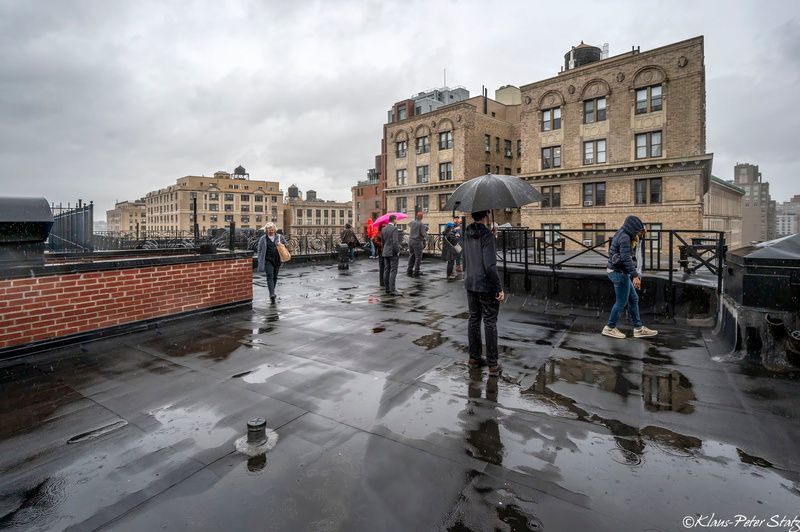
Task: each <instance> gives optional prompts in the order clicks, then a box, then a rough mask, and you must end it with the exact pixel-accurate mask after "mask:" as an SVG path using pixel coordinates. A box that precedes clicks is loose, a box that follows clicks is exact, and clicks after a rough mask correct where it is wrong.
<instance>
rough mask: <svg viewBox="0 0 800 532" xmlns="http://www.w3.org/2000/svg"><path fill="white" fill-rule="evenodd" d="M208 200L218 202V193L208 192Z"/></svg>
mask: <svg viewBox="0 0 800 532" xmlns="http://www.w3.org/2000/svg"><path fill="white" fill-rule="evenodd" d="M208 199H209V200H213V201H218V200H219V192H209V193H208Z"/></svg>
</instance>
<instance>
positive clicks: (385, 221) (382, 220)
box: [372, 212, 408, 225]
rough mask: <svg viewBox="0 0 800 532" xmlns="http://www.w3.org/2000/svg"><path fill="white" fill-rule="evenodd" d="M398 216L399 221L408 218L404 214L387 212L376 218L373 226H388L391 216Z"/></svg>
mask: <svg viewBox="0 0 800 532" xmlns="http://www.w3.org/2000/svg"><path fill="white" fill-rule="evenodd" d="M393 214H394V215H395V216H397V219H398V220H404V219H406V218H408V215H407V214H405V213H402V212H387V213H386V214H384V215H383V216H378V217H377V218H375V221H374V222H372V225H381V224H388V223H389V216H391V215H393Z"/></svg>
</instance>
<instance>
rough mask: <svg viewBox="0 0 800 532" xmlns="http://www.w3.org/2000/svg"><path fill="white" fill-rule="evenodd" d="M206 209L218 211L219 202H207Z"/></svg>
mask: <svg viewBox="0 0 800 532" xmlns="http://www.w3.org/2000/svg"><path fill="white" fill-rule="evenodd" d="M208 210H210V211H212V212H217V211H219V203H209V204H208Z"/></svg>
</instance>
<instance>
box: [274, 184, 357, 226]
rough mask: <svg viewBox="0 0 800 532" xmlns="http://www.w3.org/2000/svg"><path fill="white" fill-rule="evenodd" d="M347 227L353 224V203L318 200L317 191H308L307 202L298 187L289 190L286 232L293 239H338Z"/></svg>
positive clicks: (284, 218) (285, 212)
mask: <svg viewBox="0 0 800 532" xmlns="http://www.w3.org/2000/svg"><path fill="white" fill-rule="evenodd" d="M346 223H350V224H352V223H353V203H352V202H350V201H348V202H342V201H330V200H329V201H326V200H323V199H320V198H317V192H316V191H315V190H308V191H306V199H303V196H302V192H301V191H300V189H298V188H297V185H292V186H290V187H289V188H288V190H287V196H286V208H285V210H284V213H283V230H284V232H285V233H286V234H287V235H292V236H304V235H307V236H326V235H335V236H338V235H339V233H341V231H342V229H344V225H345V224H346Z"/></svg>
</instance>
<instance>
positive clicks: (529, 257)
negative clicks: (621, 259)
mask: <svg viewBox="0 0 800 532" xmlns="http://www.w3.org/2000/svg"><path fill="white" fill-rule="evenodd" d="M613 236H614V232H613V231H608V230H606V229H559V228H549V229H526V228H500V230H499V231H498V235H497V257H498V261H501V262H502V264H503V269H504V271H505V275H506V282H508V275H509V273H508V272H509V269H508V266H509V265H519V266H522V267H523V268H524V270H525V274H526V275H525V288H526V289H528V290H529V289H530V279H529V277H528V273H529V270H530V269H531V268H547V269H549V270H550V271H551V272H552V275H553V277H554V278H555V277H556V272H557V271H558V270H561V269H562V268H595V269H605V268H606V267H607V264H608V247H609V245H610V244H611V239H612V238H613ZM726 251H727V247H726V245H725V233H724V232H723V231H705V230H693V229H661V230H652V231H649V232H648V233H647V235H646V237H645V238H644V239H643V241H642V242H640V243H639V245H638V246H637V253H638V258H639V265H640V267H641V269H642V271H651V272H666V273H667V275H668V278H669V290H670V296H671V294H672V290H673V283H674V274H675V272H678V271H682V272H683V273H685V274H697V273H704V274H710V275H711V276H713V278H714V279H715V281H716V285H717V293H719V292H721V291H722V272H723V263H724V260H725V253H726Z"/></svg>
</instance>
